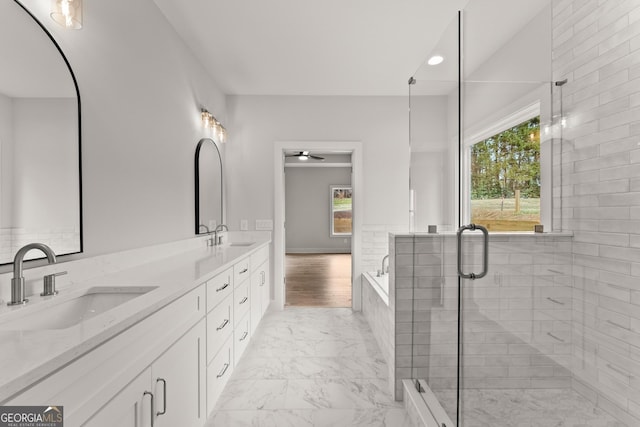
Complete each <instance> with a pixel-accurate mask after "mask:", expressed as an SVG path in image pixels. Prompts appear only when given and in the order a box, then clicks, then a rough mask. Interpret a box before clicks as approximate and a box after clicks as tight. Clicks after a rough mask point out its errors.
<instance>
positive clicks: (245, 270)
mask: <svg viewBox="0 0 640 427" xmlns="http://www.w3.org/2000/svg"><path fill="white" fill-rule="evenodd" d="M247 271H249V269H248V268H243V269H242V270H240V273H238V274H244V273H246V272H247Z"/></svg>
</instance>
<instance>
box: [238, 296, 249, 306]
mask: <svg viewBox="0 0 640 427" xmlns="http://www.w3.org/2000/svg"><path fill="white" fill-rule="evenodd" d="M248 299H249V298H247V297H244V298H242V301H240V302H239V303H238V304H244V303H245V302H247V300H248Z"/></svg>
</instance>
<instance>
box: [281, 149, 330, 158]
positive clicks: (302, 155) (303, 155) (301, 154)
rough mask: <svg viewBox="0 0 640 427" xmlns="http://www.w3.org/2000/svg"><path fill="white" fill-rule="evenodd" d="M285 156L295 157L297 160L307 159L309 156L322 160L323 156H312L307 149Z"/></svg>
mask: <svg viewBox="0 0 640 427" xmlns="http://www.w3.org/2000/svg"><path fill="white" fill-rule="evenodd" d="M285 157H297V158H298V159H299V160H309V158H311V159H316V160H324V157H320V156H314V155H312V154H310V153H309V152H308V151H300V152H299V153H297V154H287V155H286V156H285Z"/></svg>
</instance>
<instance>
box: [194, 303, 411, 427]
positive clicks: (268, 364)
mask: <svg viewBox="0 0 640 427" xmlns="http://www.w3.org/2000/svg"><path fill="white" fill-rule="evenodd" d="M387 372H388V371H387V365H386V363H385V361H384V359H383V357H382V354H381V353H380V349H379V348H378V345H377V343H376V341H375V338H374V337H373V334H372V332H371V329H370V328H369V324H368V323H367V321H366V320H365V319H364V317H363V316H362V315H361V314H360V313H353V312H352V311H351V309H350V308H298V307H295V308H293V307H292V308H286V309H285V310H284V311H270V312H268V313H267V314H266V315H265V317H264V318H263V319H262V322H261V323H260V325H259V326H258V329H257V330H256V336H255V337H254V338H253V339H252V341H251V343H250V344H249V347H248V348H247V350H246V352H245V354H244V355H243V356H242V359H241V360H240V362H239V363H238V365H237V366H236V368H235V370H234V372H233V374H232V376H231V378H230V380H229V383H228V384H227V386H226V387H225V389H224V391H223V393H222V396H221V397H220V399H219V400H218V403H217V405H216V408H215V410H214V412H213V414H212V415H211V417H210V418H209V420H208V421H207V424H206V427H241V426H256V427H262V426H274V427H276V426H277V427H288V426H291V427H306V426H321V427H322V426H326V427H342V426H344V427H347V426H349V427H351V426H356V427H357V426H362V427H365V426H366V427H376V426H380V427H383V426H384V427H412V426H413V425H412V423H411V421H410V419H409V416H408V414H407V412H406V410H405V409H404V407H403V405H402V402H395V401H394V400H393V397H392V394H391V390H390V387H389V384H388V380H387V375H388V374H387Z"/></svg>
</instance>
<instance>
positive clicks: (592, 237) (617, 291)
mask: <svg viewBox="0 0 640 427" xmlns="http://www.w3.org/2000/svg"><path fill="white" fill-rule="evenodd" d="M553 79H554V80H556V81H558V80H563V79H567V83H566V84H565V85H564V86H562V87H561V89H560V91H559V92H560V96H559V97H557V100H556V103H558V104H559V103H560V101H561V102H562V106H563V121H564V123H565V124H566V125H565V127H564V128H563V129H562V153H561V157H560V162H561V166H562V167H561V170H562V176H561V181H562V184H561V187H556V188H555V189H554V190H555V192H556V193H559V192H561V194H562V200H561V203H562V205H561V209H562V215H563V216H562V219H563V230H565V231H571V232H573V234H574V244H573V276H574V289H573V304H572V323H573V337H572V352H571V354H572V371H573V373H574V377H573V388H574V389H575V390H576V391H578V392H579V393H581V394H582V395H583V396H585V397H586V398H588V399H589V400H591V401H592V402H593V403H594V404H597V405H598V406H601V407H603V408H605V409H606V410H607V411H608V412H609V413H612V414H614V415H615V416H617V417H619V418H620V419H621V420H622V421H624V422H625V423H626V424H627V425H630V426H637V425H640V381H638V378H640V145H639V143H640V2H639V1H637V0H632V1H627V0H625V1H583V0H554V1H553Z"/></svg>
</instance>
